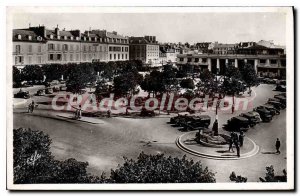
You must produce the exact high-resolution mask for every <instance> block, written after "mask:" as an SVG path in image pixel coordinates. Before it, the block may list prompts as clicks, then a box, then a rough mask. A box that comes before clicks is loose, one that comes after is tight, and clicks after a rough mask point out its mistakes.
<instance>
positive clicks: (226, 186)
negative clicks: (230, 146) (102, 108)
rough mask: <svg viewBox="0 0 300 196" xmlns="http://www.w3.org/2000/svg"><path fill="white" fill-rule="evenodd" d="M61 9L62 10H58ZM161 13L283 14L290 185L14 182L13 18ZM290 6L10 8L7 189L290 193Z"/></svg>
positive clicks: (290, 182) (291, 33)
mask: <svg viewBox="0 0 300 196" xmlns="http://www.w3.org/2000/svg"><path fill="white" fill-rule="evenodd" d="M58 8H59V9H58ZM24 12H27V13H28V12H29V13H33V12H34V13H45V12H48V13H58V12H64V13H74V12H76V13H79V12H80V13H93V12H106V13H162V12H164V13H165V12H176V13H178V12H180V13H186V12H189V13H193V12H215V13H218V12H284V13H286V16H287V17H286V20H287V21H286V29H287V30H286V39H287V40H286V51H287V84H288V85H287V92H288V93H287V96H288V98H287V99H288V103H287V111H288V112H287V123H286V124H287V141H288V142H287V172H288V177H289V178H288V182H287V183H276V184H275V183H205V184H198V183H197V184H196V183H188V184H187V183H180V184H55V185H54V184H37V185H14V184H13V183H12V182H13V180H12V177H13V175H12V174H13V173H12V172H13V170H12V165H13V161H12V138H13V137H12V131H11V130H12V107H11V106H12V98H11V97H12V96H11V95H12V88H11V86H12V85H11V83H12V82H11V81H12V76H11V75H12V74H11V73H12V66H11V64H12V58H11V54H12V42H11V33H12V16H13V14H15V13H24ZM293 22H294V21H293V12H292V8H291V7H9V8H8V9H7V29H6V34H7V39H6V40H7V42H6V49H7V50H6V57H7V59H6V60H7V61H6V63H7V66H6V75H7V80H6V82H7V91H6V92H7V97H6V101H7V108H6V109H7V188H8V189H11V190H290V189H293V188H294V34H293V32H294V30H293V29H294V27H293Z"/></svg>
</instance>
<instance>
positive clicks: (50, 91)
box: [45, 88, 53, 95]
mask: <svg viewBox="0 0 300 196" xmlns="http://www.w3.org/2000/svg"><path fill="white" fill-rule="evenodd" d="M45 93H46V94H48V95H50V94H52V93H53V90H52V88H46V89H45Z"/></svg>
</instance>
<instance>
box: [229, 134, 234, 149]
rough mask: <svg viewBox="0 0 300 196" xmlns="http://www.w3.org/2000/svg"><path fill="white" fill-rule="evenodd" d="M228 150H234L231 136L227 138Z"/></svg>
mask: <svg viewBox="0 0 300 196" xmlns="http://www.w3.org/2000/svg"><path fill="white" fill-rule="evenodd" d="M228 151H229V152H230V151H231V152H234V150H233V139H232V137H231V138H230V139H229V149H228Z"/></svg>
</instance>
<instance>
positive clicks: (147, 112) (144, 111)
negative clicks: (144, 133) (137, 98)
mask: <svg viewBox="0 0 300 196" xmlns="http://www.w3.org/2000/svg"><path fill="white" fill-rule="evenodd" d="M140 116H142V117H153V116H155V113H154V111H153V110H147V109H146V108H142V111H141V114H140Z"/></svg>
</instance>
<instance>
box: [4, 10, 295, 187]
mask: <svg viewBox="0 0 300 196" xmlns="http://www.w3.org/2000/svg"><path fill="white" fill-rule="evenodd" d="M6 25H7V26H6V29H7V32H6V34H7V37H6V39H7V42H6V45H7V47H6V48H7V51H6V52H7V54H6V55H7V58H6V70H7V72H6V75H7V81H6V85H7V97H6V100H7V105H6V115H7V130H6V133H7V134H6V135H7V136H6V137H7V143H6V145H7V189H9V190H293V189H294V188H295V187H294V181H295V176H294V171H295V169H294V159H295V158H294V151H295V149H294V135H295V128H294V126H295V125H294V112H295V110H294V109H295V108H294V107H295V105H294V93H295V92H294V85H295V84H294V74H295V73H294V72H295V70H294V67H295V65H294V9H293V7H58V6H57V7H7V24H6Z"/></svg>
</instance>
